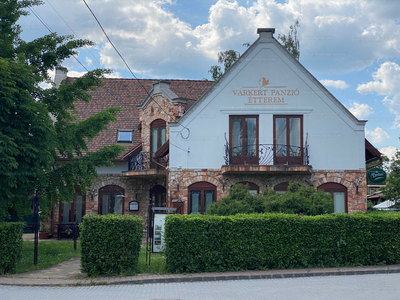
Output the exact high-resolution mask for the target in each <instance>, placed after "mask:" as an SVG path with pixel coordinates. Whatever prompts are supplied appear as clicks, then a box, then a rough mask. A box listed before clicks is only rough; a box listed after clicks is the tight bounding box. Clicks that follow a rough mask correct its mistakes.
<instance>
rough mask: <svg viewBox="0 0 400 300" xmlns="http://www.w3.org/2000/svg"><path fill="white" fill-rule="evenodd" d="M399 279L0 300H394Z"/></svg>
mask: <svg viewBox="0 0 400 300" xmlns="http://www.w3.org/2000/svg"><path fill="white" fill-rule="evenodd" d="M399 281H400V274H376V275H359V276H318V277H301V278H285V279H259V280H226V281H209V282H180V283H155V284H140V285H139V284H119V285H95V286H74V287H69V286H67V287H51V286H45V287H38V286H33V287H32V286H4V285H0V299H2V300H26V299H29V300H36V299H40V300H42V299H57V300H64V299H65V300H70V299H85V300H90V299H93V300H103V299H112V300H117V299H118V300H125V299H126V300H128V299H129V300H132V299H140V300H156V299H157V300H177V299H181V300H183V299H193V300H197V299H199V300H200V299H201V300H208V299H209V300H224V299H233V300H236V299H238V300H239V299H240V300H246V299H271V300H278V299H279V300H286V299H290V300H311V299H312V300H316V299H321V300H322V299H323V300H337V299H340V300H359V299H362V300H375V299H385V300H391V299H393V300H398V299H399V295H400V286H399V284H398V282H399Z"/></svg>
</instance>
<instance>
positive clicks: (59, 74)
mask: <svg viewBox="0 0 400 300" xmlns="http://www.w3.org/2000/svg"><path fill="white" fill-rule="evenodd" d="M65 79H67V69H65V68H58V67H57V68H56V75H55V76H54V83H55V84H56V87H57V88H58V87H59V86H60V84H61V81H63V80H65Z"/></svg>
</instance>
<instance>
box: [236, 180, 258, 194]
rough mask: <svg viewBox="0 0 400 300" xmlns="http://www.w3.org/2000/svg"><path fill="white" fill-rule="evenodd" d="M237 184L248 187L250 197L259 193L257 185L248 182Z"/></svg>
mask: <svg viewBox="0 0 400 300" xmlns="http://www.w3.org/2000/svg"><path fill="white" fill-rule="evenodd" d="M238 183H239V184H243V185H247V186H248V187H249V193H250V195H256V194H258V193H259V190H260V187H259V186H258V185H257V184H254V183H252V182H248V181H242V182H238Z"/></svg>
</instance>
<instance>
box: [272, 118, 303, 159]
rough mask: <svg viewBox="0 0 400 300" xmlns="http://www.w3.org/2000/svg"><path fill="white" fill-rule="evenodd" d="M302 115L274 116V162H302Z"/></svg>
mask: <svg viewBox="0 0 400 300" xmlns="http://www.w3.org/2000/svg"><path fill="white" fill-rule="evenodd" d="M302 132H303V116H274V157H275V159H274V164H278V165H302V164H303V147H302V145H303V134H302Z"/></svg>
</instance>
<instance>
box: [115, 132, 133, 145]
mask: <svg viewBox="0 0 400 300" xmlns="http://www.w3.org/2000/svg"><path fill="white" fill-rule="evenodd" d="M117 142H119V143H132V142H133V131H132V130H125V129H118V135H117Z"/></svg>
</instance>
